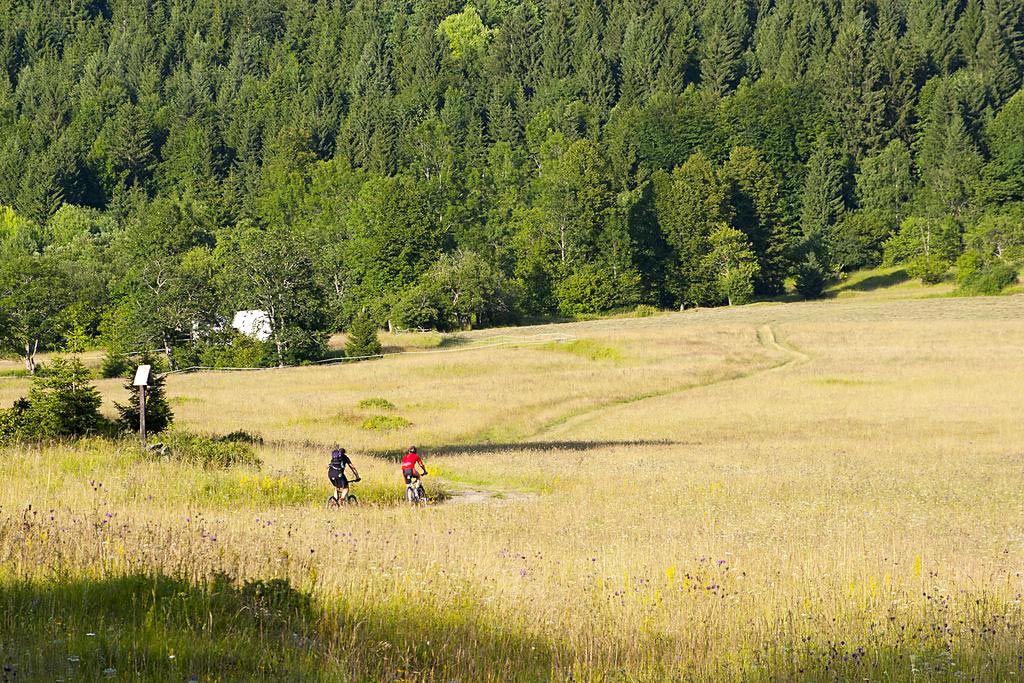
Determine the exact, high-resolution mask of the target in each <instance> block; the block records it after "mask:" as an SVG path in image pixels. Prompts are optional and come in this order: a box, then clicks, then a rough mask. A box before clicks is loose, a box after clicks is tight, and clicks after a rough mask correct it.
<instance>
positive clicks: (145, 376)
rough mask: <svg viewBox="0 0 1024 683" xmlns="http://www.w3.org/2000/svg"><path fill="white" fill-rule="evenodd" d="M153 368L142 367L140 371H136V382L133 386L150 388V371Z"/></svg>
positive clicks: (149, 366) (148, 366)
mask: <svg viewBox="0 0 1024 683" xmlns="http://www.w3.org/2000/svg"><path fill="white" fill-rule="evenodd" d="M151 368H152V366H151V365H140V366H139V369H138V370H136V371H135V381H134V382H132V384H133V386H137V387H148V386H149V371H150V369H151Z"/></svg>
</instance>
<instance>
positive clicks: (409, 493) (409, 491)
mask: <svg viewBox="0 0 1024 683" xmlns="http://www.w3.org/2000/svg"><path fill="white" fill-rule="evenodd" d="M405 499H406V500H407V501H409V502H410V503H412V504H413V505H415V504H416V503H418V502H419V496H417V495H416V489H414V488H412V487H411V486H406V487H405Z"/></svg>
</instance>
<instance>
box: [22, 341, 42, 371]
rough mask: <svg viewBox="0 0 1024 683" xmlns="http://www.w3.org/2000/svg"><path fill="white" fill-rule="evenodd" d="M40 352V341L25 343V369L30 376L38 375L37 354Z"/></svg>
mask: <svg viewBox="0 0 1024 683" xmlns="http://www.w3.org/2000/svg"><path fill="white" fill-rule="evenodd" d="M38 350H39V340H38V339H37V340H35V341H34V342H33V341H27V342H25V369H26V370H28V374H30V375H34V374H36V352H37V351H38Z"/></svg>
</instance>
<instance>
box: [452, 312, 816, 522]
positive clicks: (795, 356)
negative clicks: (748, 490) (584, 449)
mask: <svg viewBox="0 0 1024 683" xmlns="http://www.w3.org/2000/svg"><path fill="white" fill-rule="evenodd" d="M757 341H758V343H759V344H760V345H761V346H763V347H764V348H766V349H769V350H772V351H775V352H777V353H779V354H781V355H782V356H783V357H784V358H785V360H782V361H781V362H778V363H775V364H773V365H770V366H768V367H766V368H760V369H757V370H753V371H751V372H745V373H739V374H736V375H732V376H728V377H722V378H719V379H715V380H712V381H710V382H706V383H704V384H688V385H686V386H683V387H676V388H673V389H669V390H667V391H664V392H658V393H654V394H651V395H649V396H645V397H643V398H638V399H635V400H628V401H615V402H613V403H607V404H603V405H599V406H596V407H594V408H592V409H591V410H588V411H587V412H584V413H580V414H578V415H573V416H572V417H570V418H568V419H566V420H563V421H561V422H558V423H557V424H554V425H548V426H546V427H544V428H542V429H541V430H539V431H538V432H536V433H534V434H531V435H530V436H529V437H528V438H527V439H525V440H524V441H528V440H530V439H537V438H545V437H550V436H553V435H557V434H559V433H564V432H565V431H567V430H569V429H572V428H574V427H578V426H580V425H581V424H585V423H587V422H590V421H592V420H594V419H596V418H597V417H598V416H600V415H604V414H607V413H609V412H612V411H614V410H616V409H619V408H624V407H627V406H633V405H635V404H636V403H637V402H639V401H646V400H649V399H652V398H664V397H666V396H671V395H673V394H679V393H683V392H686V391H693V390H695V389H701V388H704V387H709V386H715V385H718V384H724V383H726V382H735V381H738V380H743V379H749V378H752V377H757V376H760V375H763V374H765V373H768V372H776V371H781V370H784V369H786V368H790V367H792V366H794V365H802V364H804V363H808V362H810V361H811V357H810V356H809V355H807V354H806V353H804V352H803V351H800V350H799V349H797V348H795V347H793V346H792V345H790V344H787V343H786V342H779V340H778V339H777V338H776V336H775V330H774V329H773V328H772V326H771V324H770V323H765V324H763V325H761V326H760V327H758V328H757ZM535 497H536V495H535V494H528V493H522V492H516V491H496V490H487V489H479V488H461V489H458V490H456V491H453V492H452V497H451V499H450V500H449V501H448V503H449V504H455V505H481V504H504V503H510V502H515V501H521V500H528V499H530V498H535Z"/></svg>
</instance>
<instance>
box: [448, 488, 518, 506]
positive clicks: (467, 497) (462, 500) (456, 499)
mask: <svg viewBox="0 0 1024 683" xmlns="http://www.w3.org/2000/svg"><path fill="white" fill-rule="evenodd" d="M536 497H537V494H534V493H523V492H522V491H496V490H489V489H474V488H463V489H458V490H456V491H452V497H451V498H449V499H448V501H447V504H448V505H482V504H485V503H486V504H491V505H506V504H508V503H517V502H520V501H524V500H530V499H532V498H536Z"/></svg>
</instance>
